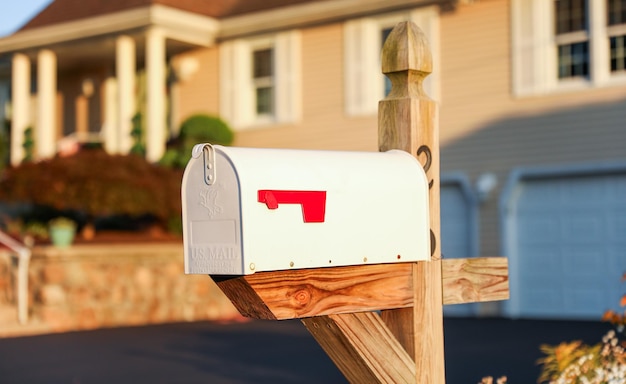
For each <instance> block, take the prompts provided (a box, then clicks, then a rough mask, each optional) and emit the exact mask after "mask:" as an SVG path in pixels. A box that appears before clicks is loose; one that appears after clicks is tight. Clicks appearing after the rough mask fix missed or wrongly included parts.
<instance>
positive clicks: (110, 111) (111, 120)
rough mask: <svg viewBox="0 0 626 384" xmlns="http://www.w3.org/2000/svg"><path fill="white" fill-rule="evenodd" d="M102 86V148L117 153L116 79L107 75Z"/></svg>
mask: <svg viewBox="0 0 626 384" xmlns="http://www.w3.org/2000/svg"><path fill="white" fill-rule="evenodd" d="M102 86H103V88H104V89H103V92H102V94H103V97H104V122H103V124H102V135H103V138H104V148H105V149H106V151H107V152H108V153H117V152H118V143H119V130H118V129H117V124H118V117H117V116H118V114H117V108H118V102H117V81H116V80H115V78H114V77H109V78H107V79H106V80H105V81H104V84H103V85H102Z"/></svg>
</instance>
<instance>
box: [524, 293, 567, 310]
mask: <svg viewBox="0 0 626 384" xmlns="http://www.w3.org/2000/svg"><path fill="white" fill-rule="evenodd" d="M562 303H563V297H562V295H561V292H557V291H554V290H552V289H539V288H529V289H528V292H526V294H524V297H523V298H522V300H521V306H522V307H523V308H524V311H528V313H532V314H534V315H539V314H542V313H547V312H551V311H552V310H554V308H555V307H559V308H560V307H561V306H562Z"/></svg>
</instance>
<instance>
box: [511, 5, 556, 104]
mask: <svg viewBox="0 0 626 384" xmlns="http://www.w3.org/2000/svg"><path fill="white" fill-rule="evenodd" d="M551 6H552V2H551V1H544V0H512V2H511V27H512V31H511V32H512V33H511V36H512V41H511V50H512V52H511V54H512V66H513V68H512V76H513V78H512V85H513V94H514V95H515V96H525V95H532V94H538V93H544V92H546V91H547V90H548V89H550V88H551V87H553V86H554V82H555V80H554V79H555V78H556V72H555V71H556V69H555V68H556V63H555V60H556V57H555V52H552V51H553V50H551V47H552V46H553V43H552V41H553V33H552V24H553V23H552V8H551Z"/></svg>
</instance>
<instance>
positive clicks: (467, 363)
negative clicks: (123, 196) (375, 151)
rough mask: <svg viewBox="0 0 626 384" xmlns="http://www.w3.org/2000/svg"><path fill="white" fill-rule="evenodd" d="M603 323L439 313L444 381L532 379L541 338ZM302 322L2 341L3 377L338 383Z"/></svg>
mask: <svg viewBox="0 0 626 384" xmlns="http://www.w3.org/2000/svg"><path fill="white" fill-rule="evenodd" d="M608 329H610V326H609V325H607V324H604V323H600V322H574V321H529V320H516V321H514V320H506V319H458V318H448V319H446V320H445V338H446V341H445V343H446V346H445V347H446V376H447V382H448V383H450V384H467V383H478V382H479V381H480V379H481V378H482V377H483V376H486V375H492V376H500V375H506V376H508V377H509V382H510V383H528V384H532V383H534V382H535V381H536V378H537V376H538V373H539V367H537V366H536V365H535V361H536V360H537V359H538V358H539V357H541V353H540V351H539V345H540V344H542V343H552V344H556V343H559V342H561V341H565V340H574V339H577V340H578V339H580V340H584V341H586V342H588V343H597V342H599V341H600V339H601V338H602V336H603V335H604V333H605V332H606V331H607V330H608ZM344 382H345V380H344V379H343V376H342V375H341V373H340V372H339V371H338V370H337V368H335V366H334V365H333V363H332V362H331V361H330V360H329V359H328V357H327V356H326V355H325V353H324V352H323V351H322V349H321V348H320V347H319V346H318V345H317V343H316V342H315V340H314V339H313V338H312V337H311V336H310V335H309V334H308V332H307V331H306V329H304V327H303V326H302V324H301V323H300V322H299V321H281V322H270V321H252V322H248V323H237V324H217V323H209V322H200V323H180V324H167V325H157V326H145V327H130V328H115V329H103V330H96V331H87V332H72V333H65V334H52V335H41V336H29V337H17V338H6V339H0V383H3V384H12V383H16V384H22V383H23V384H27V383H45V384H54V383H67V384H91V383H118V384H120V383H218V384H221V383H344Z"/></svg>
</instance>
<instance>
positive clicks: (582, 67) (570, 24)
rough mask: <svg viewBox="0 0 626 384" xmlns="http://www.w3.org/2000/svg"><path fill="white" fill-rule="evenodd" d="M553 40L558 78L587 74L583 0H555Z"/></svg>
mask: <svg viewBox="0 0 626 384" xmlns="http://www.w3.org/2000/svg"><path fill="white" fill-rule="evenodd" d="M554 5H555V11H554V16H555V23H554V24H555V27H556V28H555V29H556V30H555V39H554V40H555V42H556V46H557V50H558V66H559V70H558V73H559V75H558V76H559V79H565V78H570V77H588V76H589V34H588V33H587V17H586V16H587V14H588V12H587V9H586V8H587V7H586V1H585V0H556V1H555V2H554Z"/></svg>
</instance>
